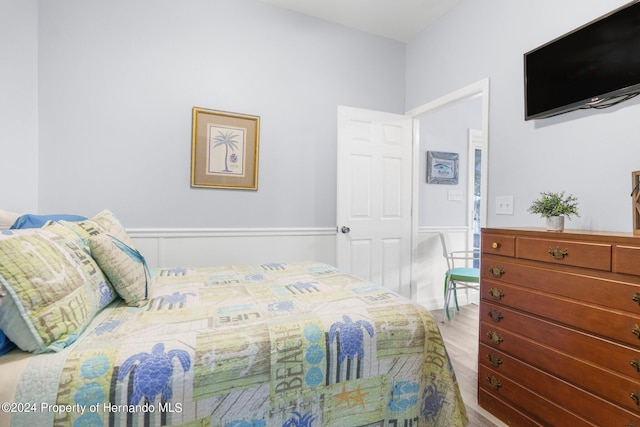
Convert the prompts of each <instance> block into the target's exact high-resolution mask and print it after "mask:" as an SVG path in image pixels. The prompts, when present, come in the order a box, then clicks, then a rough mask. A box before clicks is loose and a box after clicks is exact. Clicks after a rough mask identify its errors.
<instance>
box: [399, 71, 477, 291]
mask: <svg viewBox="0 0 640 427" xmlns="http://www.w3.org/2000/svg"><path fill="white" fill-rule="evenodd" d="M476 96H481V97H482V126H481V129H480V130H481V131H482V134H483V135H484V143H485V144H484V148H485V150H484V152H483V156H482V159H481V168H482V170H483V171H487V172H488V169H487V165H488V157H489V78H488V77H487V78H484V79H482V80H479V81H477V82H475V83H472V84H470V85H468V86H465V87H463V88H461V89H458V90H456V91H454V92H451V93H449V94H447V95H444V96H442V97H440V98H437V99H435V100H433V101H431V102H428V103H426V104H423V105H421V106H419V107H416V108H413V109H411V110H409V111H407V112H406V113H405V115H406V116H409V117H411V118H413V119H414V126H413V129H414V130H413V183H414V185H413V189H412V206H413V210H412V213H411V218H412V219H411V228H412V236H411V241H412V250H411V299H413V300H414V301H415V300H416V299H417V297H418V295H417V290H418V283H417V282H416V277H418V275H417V274H416V269H417V265H416V264H417V260H416V259H415V254H417V253H418V201H419V198H418V195H419V186H418V185H417V184H418V183H419V182H420V168H419V166H420V164H419V162H420V159H421V156H420V129H419V126H417V122H418V120H417V119H418V118H419V117H421V116H423V115H426V114H429V113H431V112H434V111H436V110H439V109H441V108H444V107H447V106H449V105H451V104H454V103H456V102H459V101H463V100H465V99H468V98H472V97H476ZM487 175H488V173H487ZM487 181H488V179H485V180H483V182H482V183H481V187H482V188H481V193H482V194H483V195H485V196H484V197H483V198H482V199H481V200H480V211H481V212H482V215H481V217H480V227H486V224H487V206H488V204H487V199H488V198H489V197H488V194H487V189H488V183H487Z"/></svg>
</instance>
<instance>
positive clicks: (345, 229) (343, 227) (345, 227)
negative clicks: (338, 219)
mask: <svg viewBox="0 0 640 427" xmlns="http://www.w3.org/2000/svg"><path fill="white" fill-rule="evenodd" d="M340 231H342V233H343V234H347V233H349V232H350V231H351V229H350V228H349V227H347V226H346V225H343V226H342V228H341V229H340Z"/></svg>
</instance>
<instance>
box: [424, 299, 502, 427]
mask: <svg viewBox="0 0 640 427" xmlns="http://www.w3.org/2000/svg"><path fill="white" fill-rule="evenodd" d="M431 313H432V314H433V315H434V316H435V318H436V320H438V321H439V323H438V326H439V327H440V333H441V334H442V338H443V340H444V343H445V346H446V348H447V352H448V353H449V357H450V358H451V364H452V365H453V369H454V371H455V373H456V378H457V379H458V384H459V386H460V392H461V393H462V399H463V400H464V403H465V406H466V408H467V415H468V416H469V427H507V425H506V424H504V423H503V422H502V421H500V420H498V419H497V418H496V417H494V416H493V415H491V414H490V413H488V412H487V411H485V410H484V409H482V408H480V407H479V406H478V394H477V392H478V326H479V323H478V322H479V321H478V315H479V313H478V306H477V305H475V304H471V305H465V306H462V307H460V311H459V312H458V313H457V314H456V315H455V316H454V317H453V319H452V320H450V321H447V322H446V323H442V310H434V311H432V312H431Z"/></svg>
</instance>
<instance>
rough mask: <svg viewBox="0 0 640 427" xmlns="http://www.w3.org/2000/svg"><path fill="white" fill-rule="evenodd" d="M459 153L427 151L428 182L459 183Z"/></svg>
mask: <svg viewBox="0 0 640 427" xmlns="http://www.w3.org/2000/svg"><path fill="white" fill-rule="evenodd" d="M459 159H460V155H459V154H458V153H445V152H442V151H427V184H457V183H458V161H459Z"/></svg>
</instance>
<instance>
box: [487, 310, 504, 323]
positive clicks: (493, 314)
mask: <svg viewBox="0 0 640 427" xmlns="http://www.w3.org/2000/svg"><path fill="white" fill-rule="evenodd" d="M489 317H490V318H491V320H493V321H494V322H496V323H498V322H499V321H501V320H502V319H503V318H504V316H503V315H502V313H500V312H499V311H498V310H491V311H490V312H489Z"/></svg>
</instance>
